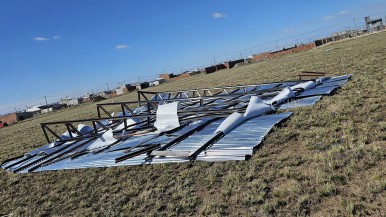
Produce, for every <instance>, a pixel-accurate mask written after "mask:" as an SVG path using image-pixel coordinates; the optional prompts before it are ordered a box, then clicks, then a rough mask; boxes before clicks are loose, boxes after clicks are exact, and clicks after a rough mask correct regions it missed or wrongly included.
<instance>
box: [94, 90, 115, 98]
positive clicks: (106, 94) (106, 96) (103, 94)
mask: <svg viewBox="0 0 386 217" xmlns="http://www.w3.org/2000/svg"><path fill="white" fill-rule="evenodd" d="M111 93H112V91H102V92H99V93H98V94H97V95H98V96H101V97H103V98H110V97H111Z"/></svg>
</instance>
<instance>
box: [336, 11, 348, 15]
mask: <svg viewBox="0 0 386 217" xmlns="http://www.w3.org/2000/svg"><path fill="white" fill-rule="evenodd" d="M348 13H350V11H339V13H338V15H345V14H348Z"/></svg>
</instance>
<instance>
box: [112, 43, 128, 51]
mask: <svg viewBox="0 0 386 217" xmlns="http://www.w3.org/2000/svg"><path fill="white" fill-rule="evenodd" d="M129 48H130V47H129V46H128V45H125V44H118V45H117V46H115V49H117V50H123V49H129Z"/></svg>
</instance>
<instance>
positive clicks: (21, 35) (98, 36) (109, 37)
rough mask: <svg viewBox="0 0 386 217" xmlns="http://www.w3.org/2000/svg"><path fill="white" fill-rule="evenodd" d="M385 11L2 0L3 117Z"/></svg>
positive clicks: (306, 5)
mask: <svg viewBox="0 0 386 217" xmlns="http://www.w3.org/2000/svg"><path fill="white" fill-rule="evenodd" d="M378 13H379V15H376V16H375V17H385V16H386V1H366V0H341V1H332V0H327V1H322V2H321V1H284V0H279V1H268V0H265V1H264V0H263V1H255V0H251V1H247V0H240V1H235V0H205V1H201V0H196V1H188V0H168V1H156V0H153V1H147V0H138V1H134V0H130V1H129V0H127V1H118V0H117V1H104V0H98V1H95V0H93V1H91V0H82V1H79V0H78V1H75V0H35V1H25V0H24V1H20V0H0V27H1V31H0V81H1V87H2V91H0V113H5V112H7V111H12V110H14V108H12V107H15V106H17V107H18V108H20V109H25V105H24V104H27V105H28V106H32V105H35V104H39V103H44V97H43V96H48V98H47V99H48V100H49V101H50V102H52V101H55V100H56V99H58V98H60V97H65V96H69V97H73V96H76V95H78V94H79V95H80V94H83V93H84V92H86V91H89V92H90V91H91V89H93V90H94V91H96V90H97V89H98V90H104V89H106V88H107V85H106V83H110V84H109V86H110V87H115V86H117V85H118V82H121V81H126V82H135V81H138V79H139V77H141V79H142V80H144V79H151V78H155V77H157V75H158V74H160V73H162V72H175V73H179V72H181V70H183V71H184V70H188V69H194V68H196V67H202V66H206V65H209V64H211V63H213V62H214V61H216V62H219V61H223V60H227V59H233V58H238V57H240V56H242V57H247V56H248V55H250V54H252V53H258V52H259V51H264V50H273V49H276V47H277V46H278V47H283V46H289V45H291V44H292V45H293V44H294V43H295V42H296V41H298V42H307V41H309V40H314V39H316V38H318V37H322V36H326V35H328V34H330V33H332V32H334V31H339V30H344V29H347V28H353V27H354V20H353V18H356V24H357V26H360V25H362V26H363V25H364V21H363V17H364V16H366V15H371V14H378ZM325 27H329V28H326V29H323V28H325ZM318 29H322V30H318ZM313 30H318V31H313ZM308 32H310V33H308ZM304 33H307V34H304ZM289 37H290V38H289ZM285 38H288V39H286V40H284V39H285ZM282 39H283V40H282ZM114 82H115V83H114Z"/></svg>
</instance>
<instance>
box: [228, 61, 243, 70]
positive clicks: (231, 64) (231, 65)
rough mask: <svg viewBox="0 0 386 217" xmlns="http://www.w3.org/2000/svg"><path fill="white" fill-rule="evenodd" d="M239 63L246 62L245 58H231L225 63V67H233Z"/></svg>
mask: <svg viewBox="0 0 386 217" xmlns="http://www.w3.org/2000/svg"><path fill="white" fill-rule="evenodd" d="M238 63H244V59H239V60H229V61H227V62H225V63H224V65H225V67H227V68H228V69H231V68H233V67H234V66H235V65H236V64H238Z"/></svg>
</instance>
